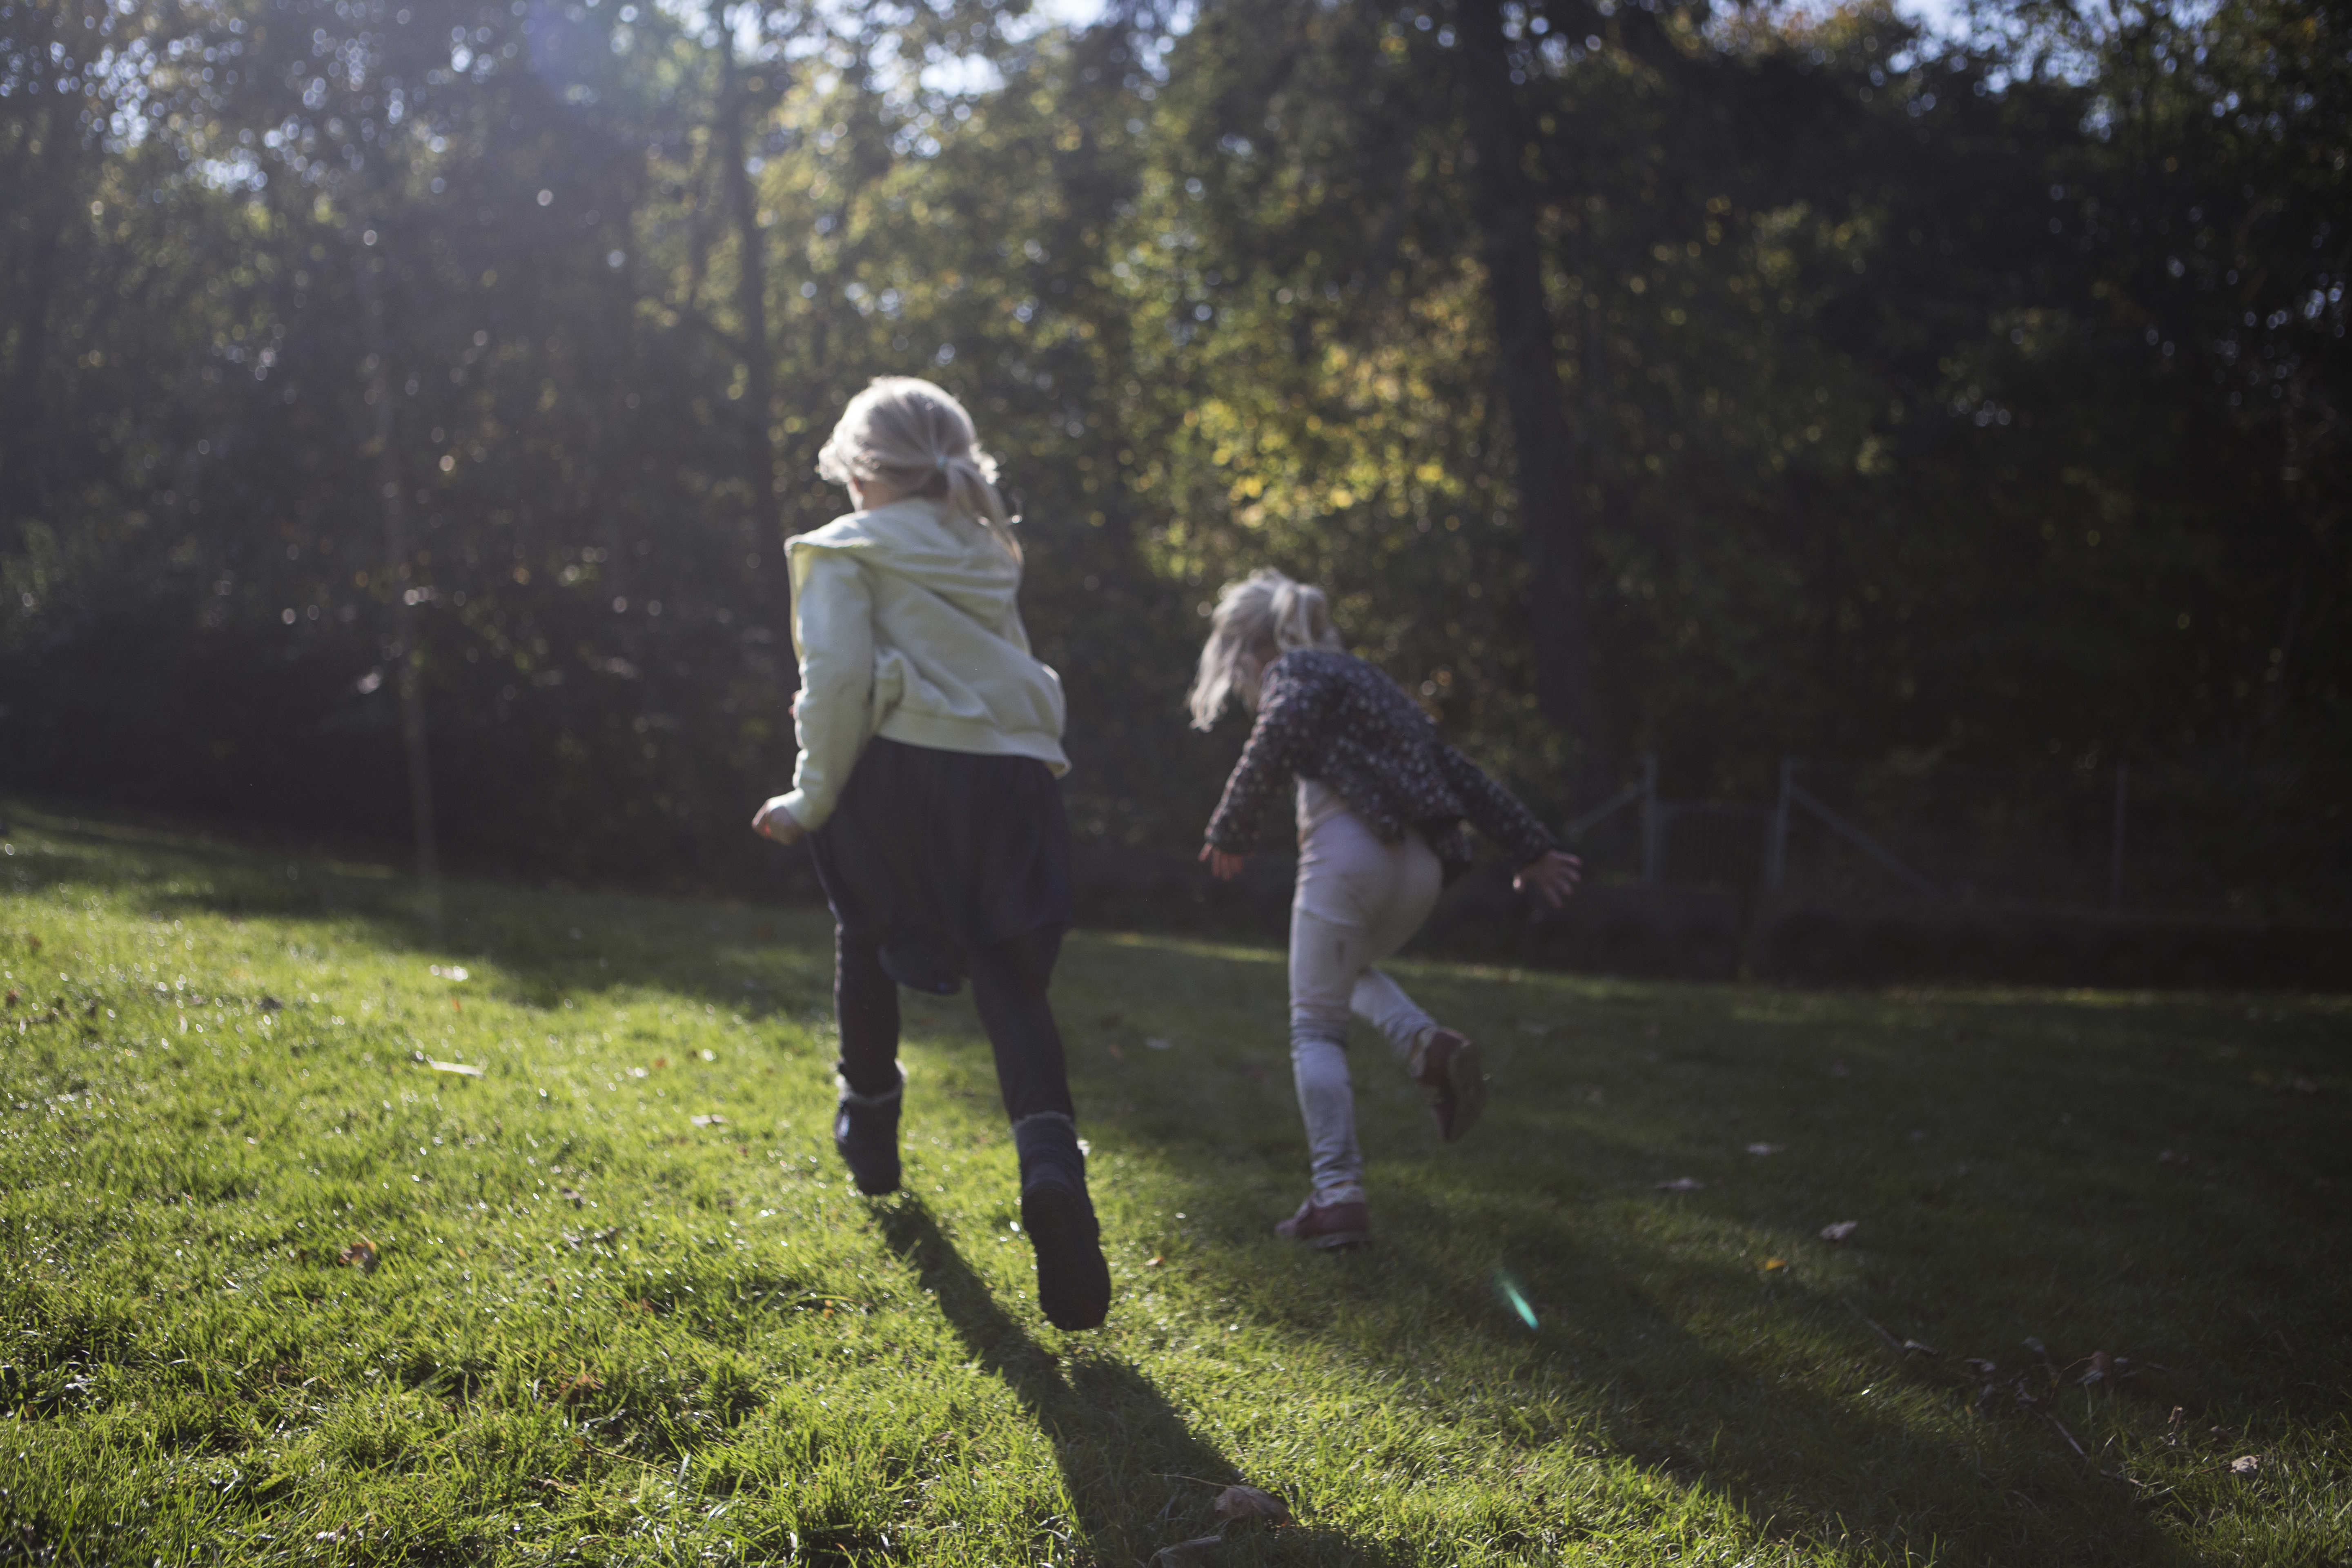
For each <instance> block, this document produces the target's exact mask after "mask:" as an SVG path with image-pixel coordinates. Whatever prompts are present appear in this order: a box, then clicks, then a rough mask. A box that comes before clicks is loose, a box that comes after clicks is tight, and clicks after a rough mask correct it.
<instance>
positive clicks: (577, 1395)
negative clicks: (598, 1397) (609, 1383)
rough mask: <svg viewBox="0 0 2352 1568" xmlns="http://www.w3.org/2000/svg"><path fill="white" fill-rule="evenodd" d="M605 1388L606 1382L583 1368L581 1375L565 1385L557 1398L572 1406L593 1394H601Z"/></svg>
mask: <svg viewBox="0 0 2352 1568" xmlns="http://www.w3.org/2000/svg"><path fill="white" fill-rule="evenodd" d="M603 1389H604V1380H603V1379H602V1378H599V1377H598V1376H597V1375H596V1374H595V1373H593V1372H590V1371H589V1370H588V1369H587V1368H586V1367H584V1366H583V1367H582V1368H581V1369H580V1375H579V1376H577V1377H575V1378H573V1379H572V1381H571V1382H570V1383H567V1384H564V1385H563V1388H562V1392H561V1393H559V1394H557V1395H556V1398H558V1399H560V1400H562V1402H563V1403H564V1404H566V1405H571V1404H573V1403H575V1402H577V1401H579V1400H583V1399H585V1398H587V1397H588V1396H589V1395H590V1394H595V1393H599V1392H601V1391H602V1390H603Z"/></svg>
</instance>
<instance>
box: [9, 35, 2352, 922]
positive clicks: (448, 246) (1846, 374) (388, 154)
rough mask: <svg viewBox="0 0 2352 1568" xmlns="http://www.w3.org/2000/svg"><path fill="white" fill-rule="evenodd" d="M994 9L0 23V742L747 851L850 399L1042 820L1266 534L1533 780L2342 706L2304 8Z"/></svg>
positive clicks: (1142, 839) (2347, 242)
mask: <svg viewBox="0 0 2352 1568" xmlns="http://www.w3.org/2000/svg"><path fill="white" fill-rule="evenodd" d="M2347 155H2352V26H2347V13H2346V12H2345V11H2344V10H2343V9H2342V8H2341V7H2336V6H2325V5H2318V4H2316V3H2315V0H2222V3H2221V4H2219V5H2206V4H2198V5H2186V4H2182V5H2169V6H2168V5H2134V4H2129V3H2125V4H2119V5H2116V6H2115V7H2114V8H2112V9H2102V10H2100V11H2099V12H2098V14H2097V15H2095V16H2094V15H2091V14H2089V13H2087V12H2084V13H2077V12H2076V11H2074V10H2073V9H2070V8H2068V7H2066V6H2064V5H2025V6H2021V7H2013V8H2010V9H2004V10H1986V11H1984V12H1982V13H1980V14H1979V16H1978V17H1977V25H1976V26H1975V28H1974V30H1973V31H1972V33H1971V35H1970V37H1969V42H1968V43H1967V44H1965V45H1960V44H1953V43H1949V42H1945V41H1939V40H1937V39H1934V38H1930V37H1923V36H1921V35H1920V34H1919V33H1918V32H1917V31H1916V29H1915V28H1914V27H1912V26H1910V25H1908V24H1906V22H1904V21H1902V20H1900V19H1898V18H1897V17H1896V16H1894V15H1893V14H1892V13H1890V12H1888V11H1886V10H1885V9H1882V8H1877V7H1875V6H1858V7H1853V8H1848V9H1844V10H1841V11H1837V12H1834V13H1832V14H1828V15H1825V16H1824V15H1820V14H1809V15H1807V16H1802V17H1799V16H1795V15H1792V14H1790V13H1785V12H1778V11H1773V10H1771V9H1769V8H1764V7H1752V8H1748V9H1717V8H1711V7H1709V6H1708V5H1706V4H1703V3H1702V4H1685V3H1682V0H1656V3H1655V4H1654V5H1653V4H1649V3H1647V0H1644V3H1643V4H1639V5H1635V4H1622V3H1621V4H1615V5H1612V4H1611V3H1610V0H1591V3H1585V0H1527V3H1525V4H1501V3H1498V0H1454V4H1451V5H1447V4H1412V5H1395V4H1390V5H1362V4H1356V3H1354V0H1323V3H1320V4H1313V5H1307V4H1301V5H1265V4H1255V3H1243V0H1230V3H1226V0H1204V3H1202V4H1201V5H1198V6H1197V7H1194V8H1192V9H1190V10H1187V11H1184V12H1183V13H1181V16H1175V17H1173V18H1171V16H1170V15H1168V14H1166V13H1165V12H1164V11H1162V10H1160V9H1154V8H1152V7H1150V6H1148V5H1137V4H1134V3H1131V0H1130V3H1126V4H1113V5H1110V6H1109V7H1108V10H1107V12H1106V14H1105V16H1103V17H1102V19H1101V20H1099V21H1098V22H1097V23H1095V24H1093V25H1089V26H1083V27H1078V28H1075V29H1073V28H1065V27H1046V26H1040V25H1036V24H1034V23H1033V22H1032V21H1031V20H1029V19H1028V18H1026V17H1025V16H1024V7H1023V6H1022V5H1017V4H987V3H983V0H971V3H968V4H961V3H953V0H934V3H929V4H925V3H921V0H902V3H899V4H866V3H860V0H833V3H829V4H823V5H810V6H797V5H783V4H771V3H766V0H747V3H744V4H740V5H728V6H724V7H719V8H712V9H690V10H689V9H684V8H670V7H665V6H663V5H656V4H655V3H654V0H634V3H624V0H515V3H513V4H505V3H499V4H491V3H489V0H30V3H26V0H0V289H5V294H0V704H5V711H0V784H7V785H9V786H12V787H18V788H26V789H35V790H39V791H43V792H47V793H51V794H55V795H76V796H82V797H98V798H106V799H111V800H116V801H121V802H127V803H135V804H141V805H151V806H158V807H165V808H173V809H186V810H194V811H201V812H207V813H215V814H237V815H244V816H253V817H261V818H267V819H268V820H271V821H273V822H278V823H287V824H296V825H303V826H318V827H320V828H332V829H340V830H344V831H352V830H358V831H363V832H378V833H382V834H383V835H384V836H386V837H394V836H402V835H405V833H406V832H407V830H408V812H409V798H410V797H409V787H408V782H407V778H406V774H405V772H404V767H405V763H404V746H403V731H402V713H403V709H404V704H403V701H402V698H403V694H404V691H405V693H406V695H407V696H408V698H409V699H410V701H409V703H408V705H407V706H408V710H409V711H411V712H415V713H421V715H422V717H423V721H424V728H423V742H424V746H425V751H426V752H427V753H428V754H429V759H430V777H431V780H432V783H433V786H434V792H435V795H436V798H437V801H438V803H439V812H438V815H439V820H440V826H441V831H442V835H443V838H444V841H445V842H446V843H447V844H449V845H450V846H452V847H453V848H454V849H455V851H456V852H457V853H459V854H461V855H463V856H467V857H470V858H473V859H475V860H476V861H477V862H483V861H496V862H500V863H504V864H508V865H511V866H515V867H519V868H538V869H541V870H555V871H564V872H570V873H572V874H595V875H601V876H624V877H633V878H638V879H654V880H667V879H692V880H698V881H702V882H706V883H707V882H719V883H728V882H733V883H735V884H736V885H746V883H745V879H747V878H748V877H750V876H751V874H753V873H754V872H756V870H757V869H758V868H759V867H760V866H761V864H762V863H763V862H762V860H761V857H760V856H759V855H758V854H756V853H755V850H756V846H755V844H754V841H753V840H751V837H749V835H748V834H747V833H746V832H745V830H744V824H745V822H746V820H747V819H748V817H749V816H750V813H751V808H752V806H753V805H754V804H755V803H756V801H757V800H758V799H759V798H761V796H763V795H766V794H768V793H771V792H772V791H773V790H777V789H781V788H782V787H783V784H784V783H785V781H786V779H787V776H788V773H789V770H790V766H791V760H792V754H793V746H792V734H791V721H790V715H789V711H788V705H789V700H790V695H791V690H792V687H793V667H792V655H791V645H790V635H789V625H788V613H789V605H788V595H787V590H786V584H785V579H784V574H783V571H782V550H781V548H780V536H781V535H782V533H787V532H791V531H797V530H800V529H804V528H809V527H814V526H815V525H817V524H819V523H821V522H823V521H826V520H827V519H828V518H830V517H831V516H833V515H835V513H836V512H837V511H838V510H842V509H843V507H844V505H845V503H844V502H843V500H842V499H841V498H840V496H839V495H838V493H837V492H834V491H830V490H829V489H826V488H825V487H824V486H822V485H821V484H820V483H819V482H818V481H817V479H815V475H814V456H815V451H816V448H817V447H818V445H819V444H820V443H821V442H822V440H823V439H824V434H825V432H826V430H827V428H828V427H829V426H830V424H831V421H832V419H833V417H834V416H835V414H836V412H837V411H838V409H839V408H840V406H841V405H842V403H843V402H844V401H845V399H846V397H847V396H848V395H849V394H850V393H851V392H852V391H854V390H855V389H856V387H858V386H859V385H861V384H864V382H865V381H866V379H867V378H868V377H869V376H871V375H874V374H877V373H884V372H901V373H913V374H928V375H930V376H932V377H934V378H935V379H937V380H939V381H940V382H941V383H943V384H946V385H948V386H950V388H952V389H953V390H955V391H957V392H958V393H959V394H960V395H962V396H963V397H965V398H966V399H967V400H968V401H969V402H970V403H971V406H972V408H973V411H974V413H975V415H976V416H977V417H978V418H979V420H980V422H981V425H982V436H983V437H984V438H985V439H986V440H987V441H988V442H989V443H990V444H991V445H992V447H994V448H995V449H997V450H998V451H999V452H1000V453H1001V454H1002V455H1003V458H1004V460H1005V464H1006V469H1007V474H1008V479H1009V484H1010V488H1011V489H1012V491H1013V494H1014V496H1015V497H1016V499H1017V501H1018V503H1019V506H1020V508H1021V510H1023V511H1024V514H1025V517H1026V520H1027V521H1026V522H1025V524H1024V527H1025V529H1026V531H1027V540H1028V544H1029V553H1030V561H1031V563H1032V564H1031V577H1030V584H1029V587H1028V589H1027V590H1026V595H1025V599H1026V605H1027V609H1028V615H1029V618H1030V622H1031V626H1032V627H1033V630H1034V633H1035V635H1036V637H1037V639H1038V641H1039V643H1040V644H1041V645H1042V651H1043V652H1044V653H1045V657H1046V658H1049V659H1050V660H1051V661H1052V662H1053V663H1054V664H1055V666H1056V667H1057V668H1059V669H1060V670H1061V671H1062V673H1063V675H1064V678H1065V679H1066V682H1067V684H1068V687H1069V689H1070V692H1071V696H1072V714H1073V718H1072V741H1073V745H1072V750H1073V753H1074V755H1075V756H1076V761H1077V764H1078V766H1077V771H1076V773H1074V774H1073V775H1072V777H1071V780H1070V785H1069V787H1070V791H1071V799H1072V803H1073V805H1074V807H1075V809H1076V816H1077V820H1078V823H1079V826H1080V830H1081V832H1082V833H1084V834H1086V835H1087V836H1089V837H1094V838H1097V839H1102V840H1108V841H1111V842H1117V843H1127V844H1148V845H1152V846H1156V847H1163V848H1169V849H1176V850H1181V849H1182V848H1184V847H1187V846H1188V845H1189V844H1191V843H1192V842H1193V841H1194V835H1195V834H1196V833H1197V831H1198V826H1199V823H1200V822H1201V820H1202V818H1203V817H1204V816H1205V813H1206V810H1207V808H1208V806H1209V805H1210V804H1211V802H1212V800H1213V795H1214V790H1215V787H1216V781H1217V774H1218V772H1219V769H1220V768H1221V766H1222V765H1223V763H1225V762H1226V761H1227V760H1229V758H1230V755H1231V752H1232V747H1233V745H1234V733H1233V731H1234V726H1233V725H1232V724H1231V723H1230V722H1229V725H1228V728H1227V731H1226V732H1225V733H1224V734H1223V735H1221V736H1220V737H1218V738H1217V739H1215V740H1208V739H1203V738H1202V737H1198V736H1194V735H1192V734H1190V733H1188V732H1187V731H1185V730H1184V729H1183V728H1182V719H1181V710H1180V706H1179V695H1180V693H1181V689H1182V686H1183V683H1184V681H1185V679H1186V676H1187V674H1188V666H1189V663H1190V661H1191V659H1192V655H1193V651H1194V647H1195V639H1196V637H1197V634H1198V632H1199V630H1200V628H1201V626H1202V621H1201V619H1200V610H1201V609H1202V601H1203V600H1204V598H1205V597H1206V595H1207V594H1208V593H1209V592H1211V591H1212V590H1213V588H1214V586H1215V585H1216V584H1218V583H1219V582H1220V581H1222V580H1223V578H1224V577H1226V576H1227V575H1229V574H1235V573H1238V572H1240V571H1243V570H1245V569H1246V568H1248V567H1250V566H1252V565H1255V564H1256V563H1264V562H1270V563H1276V564H1280V565H1282V566H1285V567H1286V568H1287V569H1289V570H1291V571H1293V572H1296V573H1298V574H1306V575H1311V576H1313V577H1316V578H1318V579H1320V580H1322V581H1324V582H1326V583H1327V584H1330V585H1331V586H1332V587H1333V589H1334V590H1335V592H1336V594H1337V595H1338V600H1339V613H1340V616H1341V620H1342V624H1343V626H1344V627H1345V628H1346V630H1347V631H1348V633H1349V636H1350V637H1351V638H1352V639H1353V641H1354V643H1355V644H1356V646H1357V647H1359V648H1360V650H1361V651H1363V652H1365V653H1366V654H1367V655H1369V656H1370V657H1371V658H1375V659H1377V660H1378V661H1380V662H1381V664H1382V665H1383V666H1384V667H1385V668H1388V669H1389V670H1390V671H1391V673H1392V674H1393V675H1395V676H1396V677H1397V678H1398V679H1401V680H1402V681H1404V682H1406V683H1407V684H1408V685H1409V686H1410V687H1411V688H1412V689H1415V690H1417V691H1418V692H1419V693H1420V694H1421V696H1422V697H1423V699H1424V700H1426V702H1427V704H1428V705H1429V707H1430V708H1431V710H1432V711H1433V712H1434V713H1436V714H1437V715H1438V716H1439V717H1440V719H1441V721H1443V722H1444V724H1445V725H1446V726H1447V727H1448V728H1449V729H1450V730H1452V731H1454V732H1456V733H1457V735H1458V736H1460V737H1461V738H1463V739H1465V741H1467V742H1471V743H1473V744H1474V745H1475V749H1477V750H1478V751H1479V752H1481V754H1482V755H1484V756H1486V757H1487V758H1489V759H1492V760H1493V761H1495V762H1496V763H1497V764H1498V766H1499V767H1500V768H1501V769H1502V770H1503V771H1504V772H1505V773H1507V774H1508V775H1509V776H1510V777H1511V779H1512V780H1513V782H1514V783H1516V784H1519V785H1520V786H1522V787H1524V788H1525V789H1526V790H1527V791H1528V794H1529V795H1531V797H1533V798H1535V799H1537V800H1538V801H1539V802H1541V803H1543V804H1544V805H1545V806H1546V808H1547V809H1548V810H1549V811H1551V812H1553V813H1554V814H1558V813H1559V812H1561V811H1564V810H1565V809H1567V808H1568V807H1569V806H1570V805H1571V804H1572V803H1574V802H1575V801H1577V800H1580V799H1584V800H1589V799H1590V798H1591V797H1592V796H1593V795H1596V794H1599V793H1602V792H1605V791H1607V790H1608V789H1611V788H1613V787H1614V786H1615V784H1617V782H1619V780H1620V778H1621V777H1622V771H1623V769H1624V768H1625V767H1626V766H1627V765H1628V762H1629V759H1630V758H1632V757H1633V755H1634V754H1635V753H1637V752H1645V751H1650V752H1658V753H1660V754H1661V755H1663V756H1664V758H1665V759H1666V765H1667V767H1668V768H1669V770H1670V771H1672V772H1674V773H1675V775H1676V776H1677V777H1679V778H1681V779H1683V780H1684V781H1685V788H1689V789H1697V788H1708V787H1712V788H1726V789H1741V788H1744V789H1748V790H1755V789H1759V788H1761V787H1762V780H1763V777H1764V770H1766V769H1767V768H1769V760H1770V759H1771V758H1772V757H1773V756H1775V755H1777V754H1779V753H1781V752H1805V753H1809V754H1814V755H1824V756H1836V757H1842V758H1854V759H1868V758H1885V757H1889V756H1896V755H1902V756H1909V757H1916V758H1920V759H1933V758H1948V759H1951V760H1953V761H1954V762H1965V763H1972V764H1984V763H1992V764H2005V763H2022V762H2028V761H2031V762H2035V763H2049V762H2050V761H2052V760H2053V759H2058V760H2062V761H2064V762H2067V763H2074V764H2078V765H2085V766H2088V765H2096V764H2098V763H2102V762H2103V761H2112V760H2113V759H2116V758H2117V757H2125V756H2128V757H2131V758H2134V759H2147V760H2150V761H2163V760H2183V759H2195V758H2198V757H2200V756H2206V755H2228V756H2231V757H2235V758H2238V759H2241V760H2244V759H2260V760H2266V761H2276V762H2334V761H2343V760H2346V758H2347V753H2352V725H2348V724H2347V714H2346V709H2345V698H2346V691H2345V675H2346V670H2347V620H2346V610H2347V588H2352V582H2347V564H2352V563H2348V562H2347V543H2346V537H2345V528H2344V510H2345V504H2346V465H2345V438H2346V437H2345V429H2344V408H2345V401H2346V398H2345V395H2346V374H2347V363H2352V362H2348V361H2347V354H2346V345H2345V341H2344V323H2345V305H2344V298H2343V296H2344V288H2343V279H2344V274H2345V271H2346V269H2347V266H2352V262H2348V261H2347V247H2352V203H2347V199H2346V196H2347V166H2346V165H2347Z"/></svg>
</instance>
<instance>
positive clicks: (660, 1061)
mask: <svg viewBox="0 0 2352 1568" xmlns="http://www.w3.org/2000/svg"><path fill="white" fill-rule="evenodd" d="M654 1066H656V1067H657V1068H666V1067H667V1066H669V1058H667V1057H656V1058H654Z"/></svg>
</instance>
